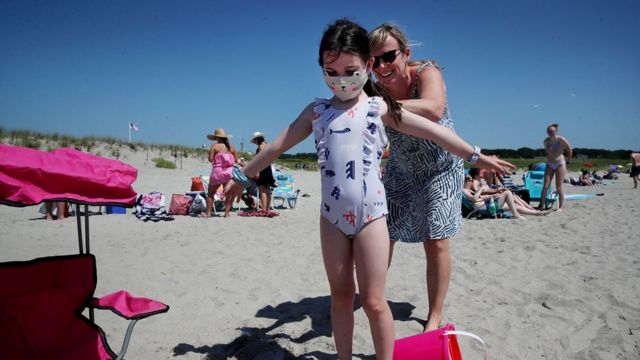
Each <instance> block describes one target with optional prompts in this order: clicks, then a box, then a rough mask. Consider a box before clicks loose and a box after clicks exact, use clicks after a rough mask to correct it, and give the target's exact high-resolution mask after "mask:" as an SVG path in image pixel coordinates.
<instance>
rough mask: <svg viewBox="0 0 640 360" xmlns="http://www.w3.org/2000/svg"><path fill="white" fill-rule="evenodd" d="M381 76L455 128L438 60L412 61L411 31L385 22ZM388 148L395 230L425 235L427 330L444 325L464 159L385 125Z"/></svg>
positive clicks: (375, 46)
mask: <svg viewBox="0 0 640 360" xmlns="http://www.w3.org/2000/svg"><path fill="white" fill-rule="evenodd" d="M369 40H370V44H371V49H372V55H373V56H374V59H375V62H374V64H373V71H374V73H375V74H376V79H377V80H378V83H379V84H380V85H381V86H382V87H383V88H384V89H385V90H386V91H387V92H388V93H389V94H390V95H391V96H392V97H393V98H394V99H396V100H398V101H399V102H400V103H401V104H402V107H403V109H406V110H408V111H411V112H414V113H416V114H418V115H421V116H423V117H424V118H426V119H425V121H430V122H433V123H437V124H440V125H442V126H445V127H447V128H450V129H452V130H453V119H452V118H451V116H450V114H449V107H448V104H447V95H446V88H445V83H444V80H443V78H442V73H441V71H440V67H439V66H438V64H437V63H436V62H435V61H432V60H428V61H411V49H410V48H409V40H408V37H407V35H406V33H405V32H404V31H403V30H402V29H400V27H398V26H397V25H395V24H390V23H385V24H382V25H380V26H378V27H377V28H375V29H374V30H373V31H371V32H370V33H369ZM387 134H388V135H389V141H390V143H391V149H390V152H389V158H388V160H387V165H386V168H385V172H384V178H383V181H384V186H385V190H386V191H387V203H388V205H389V216H388V220H387V222H388V226H389V235H390V236H391V252H390V256H389V264H391V258H392V256H393V247H394V245H395V243H396V242H398V241H399V242H403V243H421V244H422V246H423V248H424V252H425V257H426V263H427V264H426V282H427V298H428V301H429V313H428V314H427V321H426V325H425V327H424V331H429V330H433V329H436V328H438V327H439V325H440V323H441V321H442V312H443V308H444V300H445V297H446V295H447V290H448V288H449V281H450V278H451V254H450V250H449V248H450V240H449V239H451V238H452V237H453V236H454V235H456V234H457V233H458V231H459V230H460V228H461V226H462V218H461V212H460V206H461V197H462V188H463V161H462V159H460V158H459V157H458V156H455V155H454V154H452V153H451V152H449V151H447V150H446V149H445V148H443V147H442V146H440V145H438V144H436V143H435V142H433V141H429V140H427V139H421V138H417V137H413V136H410V135H406V134H403V133H402V132H399V131H397V130H395V129H393V128H392V127H389V128H387Z"/></svg>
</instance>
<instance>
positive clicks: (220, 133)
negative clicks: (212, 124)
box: [207, 128, 231, 140]
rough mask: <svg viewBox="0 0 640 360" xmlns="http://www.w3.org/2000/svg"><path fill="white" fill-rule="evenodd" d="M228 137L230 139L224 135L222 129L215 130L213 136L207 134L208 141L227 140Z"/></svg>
mask: <svg viewBox="0 0 640 360" xmlns="http://www.w3.org/2000/svg"><path fill="white" fill-rule="evenodd" d="M230 137H231V135H227V134H225V133H224V129H223V128H217V129H216V131H214V132H213V134H208V135H207V139H209V140H215V139H217V138H220V139H228V138H230Z"/></svg>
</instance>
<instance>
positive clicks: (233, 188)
mask: <svg viewBox="0 0 640 360" xmlns="http://www.w3.org/2000/svg"><path fill="white" fill-rule="evenodd" d="M242 190H244V187H243V186H242V184H238V183H236V182H235V181H233V179H231V180H229V182H227V184H226V185H225V186H224V203H225V205H233V199H235V198H236V197H237V196H239V195H241V194H242Z"/></svg>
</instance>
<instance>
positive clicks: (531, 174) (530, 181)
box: [524, 171, 558, 208]
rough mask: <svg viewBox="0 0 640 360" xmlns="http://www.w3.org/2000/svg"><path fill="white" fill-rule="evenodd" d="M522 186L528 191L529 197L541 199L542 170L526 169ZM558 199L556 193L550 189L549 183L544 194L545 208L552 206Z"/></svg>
mask: <svg viewBox="0 0 640 360" xmlns="http://www.w3.org/2000/svg"><path fill="white" fill-rule="evenodd" d="M524 187H525V189H527V190H528V191H529V199H530V200H532V201H541V200H540V199H541V195H542V188H543V187H544V171H528V172H527V173H526V174H525V175H524ZM557 199H558V193H557V192H555V191H553V192H552V191H551V184H549V188H548V189H547V194H546V196H545V208H547V207H552V206H553V204H554V203H555V202H556V200H557Z"/></svg>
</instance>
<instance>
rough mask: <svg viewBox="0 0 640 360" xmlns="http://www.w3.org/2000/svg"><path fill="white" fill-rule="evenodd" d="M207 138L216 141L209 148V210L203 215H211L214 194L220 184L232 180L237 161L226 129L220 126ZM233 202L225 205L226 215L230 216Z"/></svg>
mask: <svg viewBox="0 0 640 360" xmlns="http://www.w3.org/2000/svg"><path fill="white" fill-rule="evenodd" d="M207 139H209V140H214V141H216V143H215V144H213V145H211V149H209V162H211V176H210V177H209V188H208V189H207V212H206V213H205V214H203V217H207V218H208V217H211V210H212V209H213V196H214V195H215V193H216V190H217V189H218V187H219V186H220V185H225V184H226V183H227V182H228V181H229V180H231V175H232V173H233V166H234V165H235V163H236V149H235V148H234V147H233V145H231V144H230V143H229V137H228V136H227V135H226V134H225V132H224V129H222V128H219V129H216V130H215V131H214V133H213V134H209V135H207ZM230 210H231V204H230V203H226V204H225V206H224V217H229V212H230Z"/></svg>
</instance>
